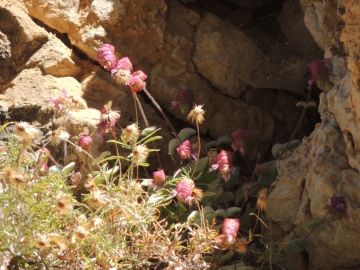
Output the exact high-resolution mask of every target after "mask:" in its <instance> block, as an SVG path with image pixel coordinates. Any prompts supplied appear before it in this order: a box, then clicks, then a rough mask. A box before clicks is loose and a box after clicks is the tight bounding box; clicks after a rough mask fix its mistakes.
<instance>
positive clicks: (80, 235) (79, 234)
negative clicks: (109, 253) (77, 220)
mask: <svg viewBox="0 0 360 270" xmlns="http://www.w3.org/2000/svg"><path fill="white" fill-rule="evenodd" d="M88 233H89V232H88V231H87V230H86V229H85V228H84V227H83V226H78V227H77V228H76V230H75V232H74V235H75V237H76V239H79V240H83V239H85V238H86V236H87V235H88Z"/></svg>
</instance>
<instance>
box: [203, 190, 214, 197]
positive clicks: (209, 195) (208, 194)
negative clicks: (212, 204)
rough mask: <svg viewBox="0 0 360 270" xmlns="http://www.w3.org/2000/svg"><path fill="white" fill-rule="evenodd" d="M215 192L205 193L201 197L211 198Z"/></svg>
mask: <svg viewBox="0 0 360 270" xmlns="http://www.w3.org/2000/svg"><path fill="white" fill-rule="evenodd" d="M215 195H216V192H211V191H206V192H204V194H203V197H211V196H215Z"/></svg>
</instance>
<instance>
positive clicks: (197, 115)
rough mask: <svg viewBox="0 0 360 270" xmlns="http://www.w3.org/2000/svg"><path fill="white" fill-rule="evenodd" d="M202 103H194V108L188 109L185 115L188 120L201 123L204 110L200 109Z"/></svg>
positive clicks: (203, 118)
mask: <svg viewBox="0 0 360 270" xmlns="http://www.w3.org/2000/svg"><path fill="white" fill-rule="evenodd" d="M203 106H204V105H195V106H194V108H193V109H192V110H191V111H190V113H189V114H188V116H187V119H188V120H191V122H193V123H194V122H195V123H198V124H202V123H203V122H204V120H205V117H204V115H205V111H204V110H203V109H202V107H203Z"/></svg>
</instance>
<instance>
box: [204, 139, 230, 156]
mask: <svg viewBox="0 0 360 270" xmlns="http://www.w3.org/2000/svg"><path fill="white" fill-rule="evenodd" d="M230 143H231V139H230V137H229V136H221V137H220V138H218V139H217V140H216V141H211V142H208V143H207V144H206V146H205V149H206V152H209V151H210V150H211V148H214V147H219V146H221V145H223V144H230Z"/></svg>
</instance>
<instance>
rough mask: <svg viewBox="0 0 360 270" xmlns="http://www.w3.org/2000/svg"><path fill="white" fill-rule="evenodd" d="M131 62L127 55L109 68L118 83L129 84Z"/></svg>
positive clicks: (131, 68)
mask: <svg viewBox="0 0 360 270" xmlns="http://www.w3.org/2000/svg"><path fill="white" fill-rule="evenodd" d="M132 70H133V66H132V63H131V62H130V59H129V58H128V57H123V58H121V59H120V60H118V61H117V62H116V63H115V67H114V68H113V69H112V70H111V74H112V75H113V76H114V78H115V79H116V81H117V83H119V84H126V85H128V84H130V77H131V71H132Z"/></svg>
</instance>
